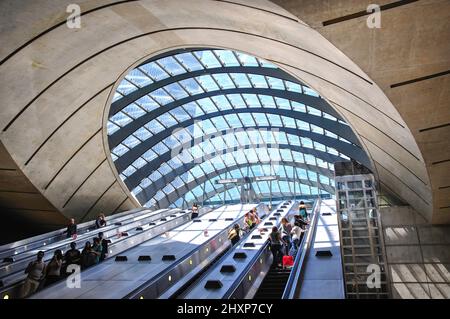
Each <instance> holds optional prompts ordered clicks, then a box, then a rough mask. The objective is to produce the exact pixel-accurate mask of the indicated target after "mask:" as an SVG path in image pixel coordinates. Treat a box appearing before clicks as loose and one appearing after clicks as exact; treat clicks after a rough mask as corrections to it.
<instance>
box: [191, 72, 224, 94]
mask: <svg viewBox="0 0 450 319" xmlns="http://www.w3.org/2000/svg"><path fill="white" fill-rule="evenodd" d="M196 80H197V81H198V83H200V85H201V86H202V87H203V89H204V90H205V91H206V92H210V91H217V90H219V87H218V86H217V84H216V82H214V79H213V78H212V77H211V75H209V74H207V75H202V76H198V77H196Z"/></svg>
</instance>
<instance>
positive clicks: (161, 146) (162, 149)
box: [153, 142, 169, 155]
mask: <svg viewBox="0 0 450 319" xmlns="http://www.w3.org/2000/svg"><path fill="white" fill-rule="evenodd" d="M153 150H154V151H155V152H156V153H157V154H159V155H161V154H163V153H165V152H167V151H168V150H169V149H168V148H167V146H166V145H164V144H163V143H162V142H159V143H158V144H156V145H155V146H153Z"/></svg>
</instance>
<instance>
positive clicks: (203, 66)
mask: <svg viewBox="0 0 450 319" xmlns="http://www.w3.org/2000/svg"><path fill="white" fill-rule="evenodd" d="M195 52H201V51H195ZM192 56H193V57H194V58H195V59H196V60H197V62H198V63H200V65H201V66H202V68H203V70H207V69H208V68H207V67H206V66H205V64H203V62H202V61H201V60H200V59H199V58H198V57H197V56H196V55H195V54H194V51H192ZM219 63H220V61H219Z"/></svg>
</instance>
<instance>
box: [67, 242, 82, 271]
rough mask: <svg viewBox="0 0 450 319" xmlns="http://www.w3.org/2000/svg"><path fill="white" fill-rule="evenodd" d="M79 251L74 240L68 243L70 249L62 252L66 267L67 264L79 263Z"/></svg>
mask: <svg viewBox="0 0 450 319" xmlns="http://www.w3.org/2000/svg"><path fill="white" fill-rule="evenodd" d="M80 258H81V253H80V251H79V250H78V249H77V244H76V243H75V242H72V243H70V249H69V250H68V251H66V253H65V254H64V264H65V267H66V268H67V266H68V265H72V264H75V265H79V264H80Z"/></svg>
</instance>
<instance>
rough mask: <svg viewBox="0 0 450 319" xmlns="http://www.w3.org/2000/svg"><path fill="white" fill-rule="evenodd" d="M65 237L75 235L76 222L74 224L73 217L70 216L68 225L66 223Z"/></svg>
mask: <svg viewBox="0 0 450 319" xmlns="http://www.w3.org/2000/svg"><path fill="white" fill-rule="evenodd" d="M66 233H67V235H66V237H67V238H70V237H73V236H76V235H77V224H75V219H73V218H71V219H70V223H69V225H67V230H66Z"/></svg>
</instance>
